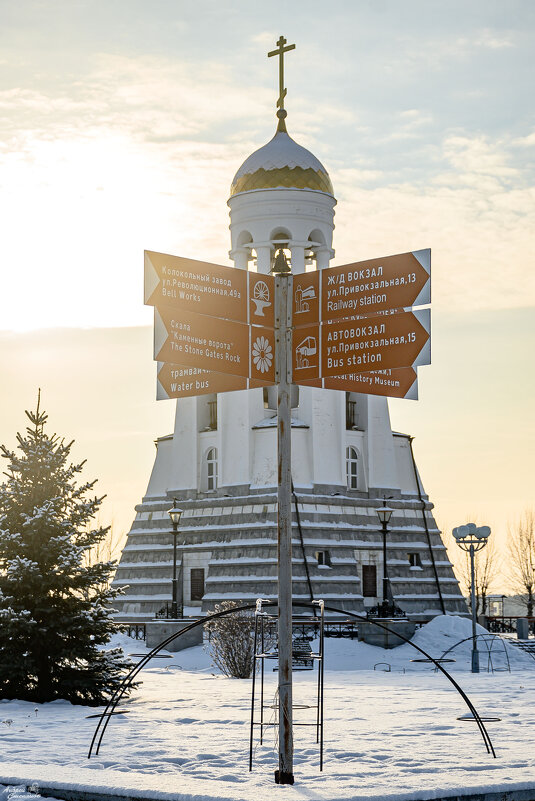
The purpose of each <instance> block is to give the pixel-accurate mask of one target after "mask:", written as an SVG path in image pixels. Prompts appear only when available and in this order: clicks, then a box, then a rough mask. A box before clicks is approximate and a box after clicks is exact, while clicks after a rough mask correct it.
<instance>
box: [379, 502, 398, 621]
mask: <svg viewBox="0 0 535 801" xmlns="http://www.w3.org/2000/svg"><path fill="white" fill-rule="evenodd" d="M375 511H376V512H377V517H378V518H379V522H380V523H381V529H382V532H383V611H384V612H385V613H386V610H387V608H388V574H387V570H386V532H387V527H388V523H389V522H390V518H391V517H392V513H393V511H394V510H393V509H391V508H390V507H389V506H387V505H386V504H385V505H384V506H380V507H379V508H378V509H376V510H375ZM386 616H387V615H386V614H385V617H386Z"/></svg>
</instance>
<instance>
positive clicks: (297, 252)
mask: <svg viewBox="0 0 535 801" xmlns="http://www.w3.org/2000/svg"><path fill="white" fill-rule="evenodd" d="M290 252H291V254H292V275H297V274H298V273H304V272H305V248H304V247H303V246H302V245H294V244H292V243H291V242H290Z"/></svg>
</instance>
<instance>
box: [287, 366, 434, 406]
mask: <svg viewBox="0 0 535 801" xmlns="http://www.w3.org/2000/svg"><path fill="white" fill-rule="evenodd" d="M299 383H301V384H304V385H305V386H307V387H321V388H323V389H339V390H342V391H345V392H360V393H365V394H367V395H383V396H385V397H388V398H405V400H418V374H417V373H416V370H415V369H414V367H397V368H394V369H391V368H388V369H387V370H375V371H370V372H369V373H350V374H349V375H338V376H334V377H332V378H316V379H311V380H310V381H300V382H299Z"/></svg>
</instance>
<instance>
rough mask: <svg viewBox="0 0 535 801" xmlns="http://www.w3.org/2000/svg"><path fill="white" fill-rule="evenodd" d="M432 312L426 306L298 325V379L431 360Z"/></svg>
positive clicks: (295, 356) (295, 373)
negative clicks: (394, 312) (419, 308)
mask: <svg viewBox="0 0 535 801" xmlns="http://www.w3.org/2000/svg"><path fill="white" fill-rule="evenodd" d="M430 315H431V313H430V310H429V309H421V310H418V311H412V312H401V313H399V314H384V315H377V316H375V317H364V318H354V319H349V320H343V321H341V322H335V323H323V324H322V325H311V326H306V327H303V328H298V329H296V330H295V331H294V333H293V344H292V351H293V380H294V382H295V383H297V384H299V383H301V381H302V380H305V381H307V380H311V379H315V378H328V377H332V376H338V375H347V374H352V373H362V372H368V371H370V369H372V370H386V369H392V368H397V367H410V366H414V367H416V366H418V365H421V364H429V363H430V362H431V347H430V330H431V316H430Z"/></svg>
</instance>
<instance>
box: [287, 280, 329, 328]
mask: <svg viewBox="0 0 535 801" xmlns="http://www.w3.org/2000/svg"><path fill="white" fill-rule="evenodd" d="M321 272H322V271H321V270H316V271H315V272H310V273H298V274H297V275H294V277H293V324H294V326H304V325H310V323H317V322H319V319H320V275H321Z"/></svg>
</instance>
